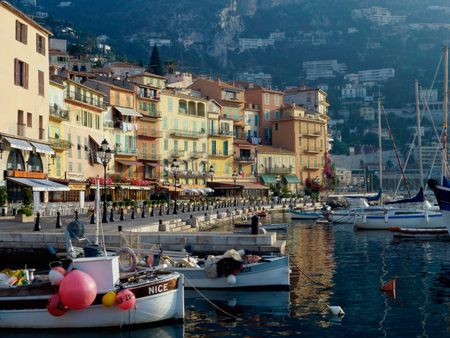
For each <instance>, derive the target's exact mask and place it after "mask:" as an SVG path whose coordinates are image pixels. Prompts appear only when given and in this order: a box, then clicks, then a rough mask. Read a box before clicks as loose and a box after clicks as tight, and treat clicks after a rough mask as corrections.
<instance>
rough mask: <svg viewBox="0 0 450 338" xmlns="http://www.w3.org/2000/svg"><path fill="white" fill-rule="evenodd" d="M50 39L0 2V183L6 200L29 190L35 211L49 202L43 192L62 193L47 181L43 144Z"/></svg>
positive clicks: (47, 150) (46, 152)
mask: <svg viewBox="0 0 450 338" xmlns="http://www.w3.org/2000/svg"><path fill="white" fill-rule="evenodd" d="M50 35H51V33H50V32H49V31H48V30H46V29H45V28H44V27H42V26H40V25H38V24H37V23H36V22H34V21H33V20H31V19H30V18H29V17H28V16H26V15H25V14H23V13H22V12H20V11H19V10H17V9H16V8H14V7H13V6H11V5H10V4H9V3H8V2H6V1H0V41H1V43H2V44H1V52H0V74H1V78H2V81H1V82H0V102H1V106H0V116H1V121H2V123H1V125H0V134H1V144H2V148H1V149H2V151H1V157H2V158H3V160H2V161H0V172H1V174H0V175H1V177H0V179H2V180H4V178H5V177H6V178H7V183H6V184H7V189H8V197H9V200H11V201H20V200H22V199H23V189H24V187H27V188H30V189H31V190H32V191H33V196H34V203H35V204H34V208H35V210H36V209H39V202H40V201H42V200H44V201H45V200H46V199H47V198H48V191H51V189H53V190H56V189H60V188H61V189H62V187H61V186H59V185H58V184H55V185H52V182H50V181H48V180H47V179H46V178H47V171H48V159H49V157H50V156H52V155H54V151H53V150H52V149H51V148H50V147H49V146H48V144H47V141H48V136H47V132H48V119H49V99H48V91H49V85H48V84H49V61H48V37H49V36H50ZM5 174H6V175H5ZM30 178H33V179H36V180H34V181H30ZM3 182H4V181H3ZM46 184H47V185H46Z"/></svg>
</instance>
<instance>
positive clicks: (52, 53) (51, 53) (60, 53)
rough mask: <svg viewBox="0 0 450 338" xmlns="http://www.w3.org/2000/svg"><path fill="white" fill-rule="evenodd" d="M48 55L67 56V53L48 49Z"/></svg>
mask: <svg viewBox="0 0 450 338" xmlns="http://www.w3.org/2000/svg"><path fill="white" fill-rule="evenodd" d="M48 53H49V54H50V55H69V54H68V53H66V52H63V51H61V50H58V49H50V50H49V51H48Z"/></svg>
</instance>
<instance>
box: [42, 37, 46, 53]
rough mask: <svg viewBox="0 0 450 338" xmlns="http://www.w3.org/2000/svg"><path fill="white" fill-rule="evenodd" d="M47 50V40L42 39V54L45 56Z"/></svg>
mask: <svg viewBox="0 0 450 338" xmlns="http://www.w3.org/2000/svg"><path fill="white" fill-rule="evenodd" d="M45 51H46V48H45V38H44V37H42V54H43V55H45V54H46V53H45Z"/></svg>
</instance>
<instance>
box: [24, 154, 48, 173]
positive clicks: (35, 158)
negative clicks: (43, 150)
mask: <svg viewBox="0 0 450 338" xmlns="http://www.w3.org/2000/svg"><path fill="white" fill-rule="evenodd" d="M27 165H28V171H37V172H43V171H44V170H43V167H42V160H41V156H40V155H39V154H38V153H36V154H33V153H30V156H29V157H28V161H27Z"/></svg>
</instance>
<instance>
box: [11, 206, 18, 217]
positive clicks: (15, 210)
mask: <svg viewBox="0 0 450 338" xmlns="http://www.w3.org/2000/svg"><path fill="white" fill-rule="evenodd" d="M16 213H17V209H16V208H13V209H12V215H13V216H16Z"/></svg>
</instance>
